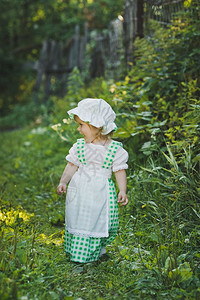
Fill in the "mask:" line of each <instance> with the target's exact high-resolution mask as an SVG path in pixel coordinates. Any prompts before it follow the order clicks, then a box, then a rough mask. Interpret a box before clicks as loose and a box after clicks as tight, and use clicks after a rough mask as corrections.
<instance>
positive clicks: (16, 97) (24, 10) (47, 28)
mask: <svg viewBox="0 0 200 300" xmlns="http://www.w3.org/2000/svg"><path fill="white" fill-rule="evenodd" d="M0 5H1V16H0V23H1V26H0V40H1V43H2V47H1V50H0V65H1V75H2V76H1V79H0V87H1V93H0V109H1V110H2V112H3V114H4V115H5V114H7V113H8V112H9V111H12V109H13V106H14V105H15V104H18V103H27V102H29V101H30V99H31V95H30V93H29V92H30V86H31V87H33V85H32V84H33V79H34V78H35V74H33V72H32V70H30V69H29V68H28V67H25V64H27V63H31V62H34V61H36V60H38V59H39V55H40V50H41V45H42V43H43V42H44V40H52V39H53V40H56V41H62V42H63V43H67V41H68V40H69V39H71V37H72V36H73V35H74V29H75V26H76V25H77V24H80V25H81V26H80V27H81V30H83V28H84V23H85V22H87V21H88V22H89V24H90V25H89V26H90V28H96V27H99V28H107V26H108V23H109V22H110V21H111V20H112V19H114V18H116V17H117V16H118V14H120V12H121V10H122V7H123V1H122V0H117V1H116V0H115V1H113V0H106V1H89V2H88V1H76V0H73V1H58V0H48V1H44V0H30V1H26V0H20V1H18V0H0ZM22 86H23V88H21V87H22Z"/></svg>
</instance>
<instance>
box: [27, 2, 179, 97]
mask: <svg viewBox="0 0 200 300" xmlns="http://www.w3.org/2000/svg"><path fill="white" fill-rule="evenodd" d="M183 2H184V1H183V0H126V1H125V5H124V13H123V17H122V16H119V17H118V19H116V20H114V21H112V22H111V23H110V26H109V28H108V31H107V33H106V34H105V33H103V32H98V33H97V32H95V31H92V32H90V33H88V27H87V24H85V28H84V34H83V36H80V27H79V25H77V26H76V27H75V32H74V36H73V37H72V38H71V39H70V40H69V41H67V42H66V44H63V43H59V42H56V41H53V40H51V41H44V43H43V46H42V49H41V54H40V59H39V61H38V62H36V63H35V64H34V67H33V68H34V69H35V70H36V71H37V79H36V82H35V86H34V91H35V93H36V94H37V93H38V91H39V90H40V89H41V87H42V88H43V90H44V93H45V95H46V97H45V98H48V96H49V95H50V94H51V93H52V90H53V89H52V82H55V81H57V82H59V94H60V95H61V96H63V95H64V94H65V93H66V86H67V79H68V76H69V74H70V73H71V71H72V70H73V68H74V67H78V68H79V69H80V70H83V69H84V68H85V67H86V57H87V56H86V52H87V50H86V46H87V43H90V44H93V45H94V46H93V48H92V49H90V52H91V53H90V67H89V73H90V77H91V78H94V77H98V76H102V75H104V74H107V75H108V76H109V77H111V78H115V77H119V76H120V74H119V70H121V68H119V66H120V65H121V63H122V58H123V62H124V65H126V66H128V62H132V61H133V59H134V40H135V38H136V37H137V36H139V37H143V36H144V27H145V26H146V27H148V22H149V20H150V19H154V20H156V21H158V22H159V23H160V24H164V25H166V24H169V23H170V20H171V18H172V17H173V15H174V13H175V12H177V11H180V10H181V9H182V8H183ZM91 42H92V43H91ZM90 48H91V47H90Z"/></svg>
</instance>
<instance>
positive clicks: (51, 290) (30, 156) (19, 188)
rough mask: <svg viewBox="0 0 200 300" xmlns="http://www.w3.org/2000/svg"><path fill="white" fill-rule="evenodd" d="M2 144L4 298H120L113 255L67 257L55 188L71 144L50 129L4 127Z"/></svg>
mask: <svg viewBox="0 0 200 300" xmlns="http://www.w3.org/2000/svg"><path fill="white" fill-rule="evenodd" d="M0 143H1V145H2V150H1V155H0V163H1V166H2V172H1V175H0V181H1V187H2V188H1V207H2V212H4V213H3V216H4V217H2V219H3V218H4V222H1V226H2V232H4V235H3V237H4V238H3V239H2V242H1V250H2V257H1V273H0V276H1V292H0V295H1V299H10V298H9V297H11V298H12V299H78V298H79V299H80V298H82V299H104V298H105V299H121V297H122V295H123V296H124V294H123V290H124V289H123V287H122V285H121V282H122V281H123V280H124V279H123V278H124V276H126V275H125V274H124V268H120V267H119V265H118V264H117V265H116V263H115V262H114V260H109V259H108V257H107V258H105V259H102V260H100V261H99V262H96V263H90V264H89V263H88V264H85V265H81V264H76V263H71V262H69V259H68V258H67V257H66V256H65V253H64V247H63V232H64V230H63V229H64V197H59V196H57V195H56V193H55V188H56V185H57V182H58V180H59V177H60V174H61V172H62V169H63V168H64V164H65V160H64V157H65V154H66V153H67V150H68V149H67V146H69V145H66V144H64V143H63V142H61V141H60V139H58V138H57V136H55V134H54V133H52V132H51V131H50V130H48V129H46V128H38V129H32V130H31V129H30V128H27V129H22V130H18V131H12V132H4V133H2V134H1V135H0ZM33 214H34V215H33ZM5 216H6V218H5ZM2 221H3V220H2ZM6 222H7V223H6ZM112 255H114V253H112V254H110V256H112ZM23 297H24V298H23ZM127 297H128V296H127ZM124 299H126V297H125V298H124ZM127 299H128V298H127Z"/></svg>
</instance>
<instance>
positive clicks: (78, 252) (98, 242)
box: [64, 178, 118, 263]
mask: <svg viewBox="0 0 200 300" xmlns="http://www.w3.org/2000/svg"><path fill="white" fill-rule="evenodd" d="M108 183H109V236H108V237H103V238H95V237H86V236H79V235H73V234H71V233H69V232H68V231H67V229H65V237H64V243H65V252H66V253H67V254H69V255H70V260H71V261H75V262H80V263H87V262H92V261H96V260H98V258H99V256H100V253H101V249H102V248H105V247H106V246H107V245H108V244H110V243H111V242H112V241H113V240H114V239H115V237H116V235H117V229H118V204H117V195H116V191H115V186H114V183H113V182H112V180H111V179H110V178H109V179H108Z"/></svg>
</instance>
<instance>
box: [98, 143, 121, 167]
mask: <svg viewBox="0 0 200 300" xmlns="http://www.w3.org/2000/svg"><path fill="white" fill-rule="evenodd" d="M119 147H123V145H122V143H120V142H116V141H112V143H110V145H109V147H108V151H107V153H106V158H105V161H104V163H103V166H102V168H106V169H109V168H110V167H111V164H112V162H113V159H114V157H115V154H116V152H117V149H118V148H119Z"/></svg>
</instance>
